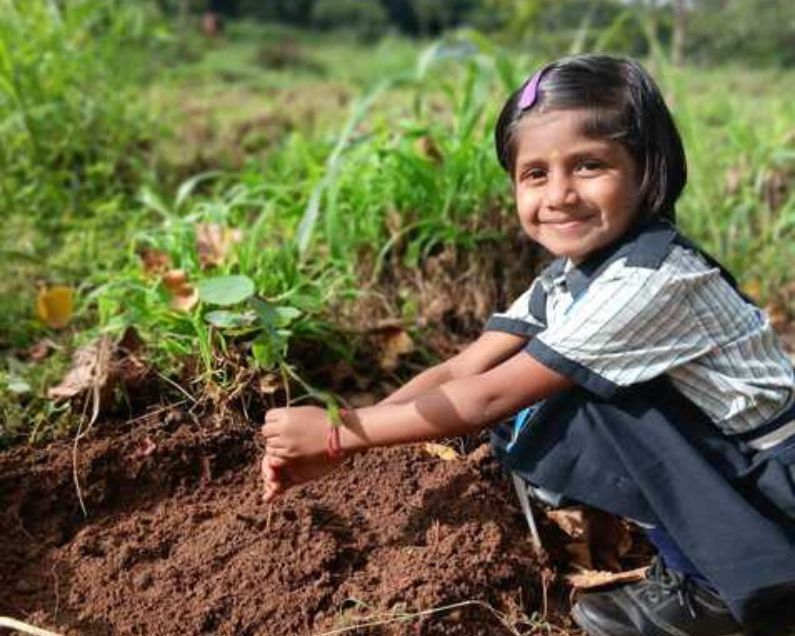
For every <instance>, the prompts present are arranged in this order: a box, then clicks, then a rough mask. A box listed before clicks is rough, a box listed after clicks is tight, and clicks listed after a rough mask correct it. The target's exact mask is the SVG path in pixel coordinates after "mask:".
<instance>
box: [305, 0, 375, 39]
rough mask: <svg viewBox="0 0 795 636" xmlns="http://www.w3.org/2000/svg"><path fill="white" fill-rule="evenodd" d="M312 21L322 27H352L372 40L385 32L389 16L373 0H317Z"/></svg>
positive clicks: (352, 29) (354, 30)
mask: <svg viewBox="0 0 795 636" xmlns="http://www.w3.org/2000/svg"><path fill="white" fill-rule="evenodd" d="M312 22H313V23H314V25H315V26H317V27H319V28H321V29H340V28H345V29H350V30H351V31H353V32H355V33H356V34H358V35H359V36H360V37H362V38H363V39H365V40H372V39H375V38H376V37H377V36H378V35H379V34H381V33H383V32H384V30H385V29H386V26H387V22H388V16H387V14H386V11H385V10H384V8H383V7H382V6H381V5H380V4H379V3H378V2H372V1H371V0H317V2H316V3H315V6H314V8H313V9H312Z"/></svg>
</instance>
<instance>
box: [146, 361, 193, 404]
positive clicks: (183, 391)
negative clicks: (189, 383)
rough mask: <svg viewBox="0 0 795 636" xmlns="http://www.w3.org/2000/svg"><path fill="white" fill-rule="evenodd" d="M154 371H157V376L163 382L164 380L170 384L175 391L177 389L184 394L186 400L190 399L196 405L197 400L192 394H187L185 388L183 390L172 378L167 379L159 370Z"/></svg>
mask: <svg viewBox="0 0 795 636" xmlns="http://www.w3.org/2000/svg"><path fill="white" fill-rule="evenodd" d="M154 371H155V373H156V374H157V376H158V377H159V378H160V379H161V380H163V381H165V382H167V383H168V384H170V385H171V386H173V387H174V388H175V389H177V391H179V392H180V393H182V395H184V396H185V397H186V398H188V399H189V400H190V401H191V402H193V403H194V404H196V398H195V397H193V396H192V395H191V394H190V393H188V392H187V391H186V390H185V389H183V388H182V387H181V386H180V385H179V384H177V383H176V382H174V380H172V379H171V378H169V377H167V376H165V375H163V374H162V373H160V372H159V371H158V370H157V369H155V370H154Z"/></svg>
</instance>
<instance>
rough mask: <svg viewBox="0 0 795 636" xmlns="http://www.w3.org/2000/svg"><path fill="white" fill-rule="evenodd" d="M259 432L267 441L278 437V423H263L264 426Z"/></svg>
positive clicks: (279, 428)
mask: <svg viewBox="0 0 795 636" xmlns="http://www.w3.org/2000/svg"><path fill="white" fill-rule="evenodd" d="M259 432H260V435H262V436H263V437H264V438H265V439H268V438H271V437H276V436H277V435H280V434H281V427H280V426H278V422H273V423H270V422H265V424H264V425H263V426H262V427H261V428H260V429H259Z"/></svg>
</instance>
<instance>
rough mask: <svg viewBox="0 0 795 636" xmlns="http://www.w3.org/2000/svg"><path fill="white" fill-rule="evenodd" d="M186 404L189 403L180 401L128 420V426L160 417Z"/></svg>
mask: <svg viewBox="0 0 795 636" xmlns="http://www.w3.org/2000/svg"><path fill="white" fill-rule="evenodd" d="M185 402H187V400H180V401H179V402H174V403H173V404H166V405H165V406H161V407H160V408H159V409H155V410H154V411H147V412H146V413H144V414H143V415H139V416H138V417H134V418H132V419H131V420H127V424H135V423H136V422H140V421H141V420H145V419H147V418H150V417H153V416H155V415H160V414H161V413H163V412H164V411H170V410H171V409H175V408H177V407H178V406H182V405H183V404H185Z"/></svg>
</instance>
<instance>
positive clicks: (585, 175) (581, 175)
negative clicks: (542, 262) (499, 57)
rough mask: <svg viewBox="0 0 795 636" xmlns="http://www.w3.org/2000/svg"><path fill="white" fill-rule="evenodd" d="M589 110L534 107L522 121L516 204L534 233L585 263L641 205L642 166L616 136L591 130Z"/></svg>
mask: <svg viewBox="0 0 795 636" xmlns="http://www.w3.org/2000/svg"><path fill="white" fill-rule="evenodd" d="M586 118H587V113H586V111H584V110H557V111H551V112H548V113H530V114H529V115H527V116H525V117H524V119H522V120H521V121H520V122H519V124H518V128H517V131H516V134H517V153H516V167H515V169H514V174H513V184H514V194H515V196H516V209H517V212H518V214H519V220H520V221H521V223H522V227H523V228H524V230H525V232H527V234H528V235H529V236H530V238H531V239H533V240H534V241H537V242H539V243H541V244H542V245H543V246H544V247H546V248H547V249H548V250H549V251H550V252H552V253H553V254H555V255H556V256H567V257H568V258H570V259H571V260H572V261H573V262H575V263H578V262H580V261H581V260H583V259H584V258H585V257H586V256H587V255H588V254H590V253H591V252H593V251H595V250H598V249H599V248H601V247H604V246H606V245H608V244H610V243H611V242H613V241H614V240H615V239H617V238H618V237H620V236H621V235H622V234H623V233H624V232H625V231H626V230H628V229H629V227H630V225H631V224H632V222H633V221H634V219H635V216H636V214H637V212H638V203H639V200H640V195H639V174H638V169H637V166H636V165H635V161H634V160H633V158H632V156H631V155H630V154H629V152H628V151H627V149H626V148H624V146H622V145H621V144H620V143H618V142H617V141H613V140H610V139H597V138H593V137H587V136H585V134H584V133H583V132H582V131H583V126H584V123H585V121H586Z"/></svg>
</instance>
